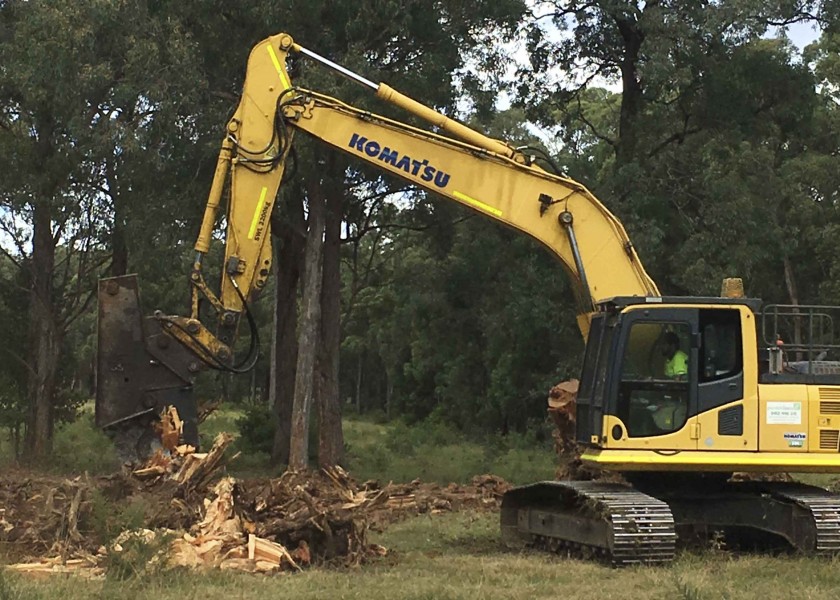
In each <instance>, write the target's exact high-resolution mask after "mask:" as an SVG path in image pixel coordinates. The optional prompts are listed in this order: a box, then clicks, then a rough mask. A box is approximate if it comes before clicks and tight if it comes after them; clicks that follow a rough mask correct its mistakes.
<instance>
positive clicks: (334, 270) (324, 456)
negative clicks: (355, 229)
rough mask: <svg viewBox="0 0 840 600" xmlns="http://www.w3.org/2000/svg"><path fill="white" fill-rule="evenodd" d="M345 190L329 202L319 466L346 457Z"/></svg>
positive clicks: (323, 291) (335, 192) (320, 351)
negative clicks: (342, 391) (342, 358)
mask: <svg viewBox="0 0 840 600" xmlns="http://www.w3.org/2000/svg"><path fill="white" fill-rule="evenodd" d="M342 192H343V190H341V189H340V188H339V189H334V190H331V192H330V194H329V198H327V201H326V209H327V215H326V226H325V231H324V269H323V271H324V273H323V286H322V289H321V343H320V344H319V349H318V374H319V377H318V379H317V381H318V393H317V399H318V466H320V467H331V466H334V465H337V464H339V463H341V462H342V461H343V460H344V433H343V431H342V429H341V398H340V397H339V389H338V370H339V362H338V360H339V347H340V345H341V271H340V268H341V256H340V250H341V206H342V199H343V194H342Z"/></svg>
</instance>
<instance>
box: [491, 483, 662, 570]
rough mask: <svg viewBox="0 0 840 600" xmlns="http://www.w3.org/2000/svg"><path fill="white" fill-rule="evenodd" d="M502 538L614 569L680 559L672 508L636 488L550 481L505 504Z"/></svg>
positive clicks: (516, 493)
mask: <svg viewBox="0 0 840 600" xmlns="http://www.w3.org/2000/svg"><path fill="white" fill-rule="evenodd" d="M501 520H502V536H503V537H504V538H505V539H506V540H507V541H512V542H518V543H523V542H524V543H525V544H526V545H529V546H534V547H539V548H543V549H546V550H551V551H554V552H565V553H568V554H573V555H577V556H581V557H585V558H591V557H597V558H601V559H603V560H605V561H606V562H608V563H610V564H612V565H614V566H619V567H620V566H629V565H635V564H662V563H668V562H670V561H671V560H673V558H674V551H675V546H676V539H677V536H676V532H675V529H674V519H673V516H672V515H671V510H670V509H669V508H668V505H667V504H666V503H665V502H662V501H661V500H658V499H657V498H654V497H653V496H649V495H647V494H643V493H641V492H639V491H637V490H634V489H633V488H631V487H629V486H626V485H621V484H615V483H600V482H597V481H544V482H541V483H535V484H532V485H527V486H522V487H518V488H514V489H513V490H510V491H509V492H508V493H506V494H505V496H504V498H503V499H502V513H501Z"/></svg>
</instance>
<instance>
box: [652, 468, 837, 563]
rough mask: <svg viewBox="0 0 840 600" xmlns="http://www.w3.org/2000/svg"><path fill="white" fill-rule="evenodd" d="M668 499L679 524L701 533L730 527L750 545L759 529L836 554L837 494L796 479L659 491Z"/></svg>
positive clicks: (807, 549) (813, 552)
mask: <svg viewBox="0 0 840 600" xmlns="http://www.w3.org/2000/svg"><path fill="white" fill-rule="evenodd" d="M657 495H659V496H660V497H661V498H662V499H663V500H665V501H666V502H668V504H669V505H670V507H671V510H672V511H673V513H674V519H675V521H676V522H677V527H678V529H680V531H681V532H682V531H683V530H684V529H686V528H690V529H694V530H695V531H702V532H703V533H705V534H707V535H708V534H709V533H712V532H714V531H716V530H717V531H722V532H723V533H724V536H725V537H724V539H726V538H727V537H728V536H727V534H728V533H729V532H732V533H733V535H737V537H738V538H741V539H744V538H743V536H744V534H745V533H746V535H747V538H746V540H747V541H748V542H749V541H750V540H752V543H751V544H750V545H753V546H754V545H755V544H756V542H757V541H760V538H759V536H760V535H761V534H771V535H773V536H776V537H778V538H782V539H783V540H785V541H786V542H787V544H789V545H790V547H792V548H793V549H794V550H796V551H798V552H801V553H803V554H806V555H809V556H832V555H836V554H840V496H838V495H837V494H832V493H831V492H828V491H826V490H824V489H823V488H820V487H816V486H812V485H805V484H801V483H794V482H782V481H774V482H757V481H756V482H752V481H743V482H730V483H727V484H725V485H723V486H721V487H720V488H719V489H716V490H712V491H706V492H697V491H695V492H693V493H691V492H680V491H675V492H672V493H664V494H661V495H660V494H657ZM750 536H751V537H750Z"/></svg>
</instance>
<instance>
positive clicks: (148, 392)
mask: <svg viewBox="0 0 840 600" xmlns="http://www.w3.org/2000/svg"><path fill="white" fill-rule="evenodd" d="M290 53H299V54H303V55H305V56H308V57H309V58H312V59H315V60H317V61H319V62H321V63H323V64H326V65H327V66H328V67H330V68H333V69H335V70H337V71H339V72H340V73H341V74H343V75H345V76H347V77H349V78H351V79H353V80H354V81H356V82H357V83H360V84H361V85H364V86H366V87H368V88H370V89H371V90H372V91H373V92H374V93H375V95H376V96H377V97H379V98H381V99H382V100H384V101H386V102H389V103H391V104H393V105H395V106H398V107H400V108H402V109H404V110H405V111H406V112H408V113H409V114H411V115H413V116H415V117H418V118H420V119H422V120H424V121H426V122H428V123H429V124H430V125H432V126H433V127H434V128H436V129H437V130H438V131H439V132H440V133H434V132H431V131H428V130H426V129H421V128H418V127H415V126H412V125H409V124H406V123H402V122H399V121H395V120H393V119H389V118H387V117H384V116H380V115H376V114H373V113H370V112H368V111H364V110H360V109H358V108H355V107H353V106H350V105H348V104H345V103H343V102H341V101H339V100H337V99H335V98H331V97H329V96H326V95H324V94H321V93H318V92H316V91H311V90H306V89H302V88H298V87H295V86H293V84H292V81H291V79H290V77H289V74H288V71H287V69H286V58H287V56H288V55H289V54H290ZM298 131H301V132H304V133H306V134H308V135H310V136H312V137H314V138H315V139H317V140H319V141H321V142H324V143H326V144H328V145H330V146H332V147H334V148H335V149H337V150H340V151H343V152H345V153H347V154H350V155H352V156H356V157H358V158H359V159H361V160H363V161H365V162H367V163H368V164H370V165H373V166H375V167H378V168H380V169H382V170H383V171H386V172H389V173H391V174H393V175H396V176H398V177H400V178H402V179H404V180H406V181H408V182H410V183H412V184H414V185H416V186H418V187H420V188H423V189H425V190H428V191H430V192H434V193H435V194H437V195H439V196H443V197H445V198H448V199H450V200H454V201H455V202H458V203H459V204H463V205H464V206H467V207H468V208H470V209H472V210H474V211H476V212H478V213H479V214H481V215H484V216H486V217H489V218H491V219H493V220H496V221H499V222H501V223H504V224H506V225H508V226H510V227H513V228H514V229H517V230H519V231H521V232H523V233H525V234H527V235H529V236H531V237H533V238H534V239H536V240H538V241H539V242H541V243H542V244H543V245H544V246H545V247H546V248H547V249H548V250H549V251H551V252H552V253H554V255H555V256H557V258H558V259H559V260H560V262H561V264H562V265H563V266H564V267H565V270H566V272H567V273H568V275H569V277H570V279H571V281H572V283H573V288H574V290H575V293H576V296H577V300H578V309H577V310H578V324H579V326H580V328H581V331H582V333H583V334H584V336H586V334H587V332H588V327H589V319H590V315H591V313H592V312H593V310H594V307H595V305H596V304H597V303H598V302H599V301H601V300H604V299H607V298H610V297H614V296H633V295H638V296H657V295H659V292H658V290H657V288H656V285H655V284H654V283H653V281H652V280H651V279H650V277H649V276H648V275H647V273H646V272H645V270H644V268H643V266H642V264H641V262H640V260H639V257H638V255H637V254H636V251H635V249H634V248H633V246H632V244H631V243H630V240H629V238H628V236H627V233H626V232H625V230H624V227H623V226H622V225H621V223H620V222H619V221H618V219H616V217H615V216H613V215H612V214H611V213H610V211H609V210H607V209H606V207H604V205H603V204H601V203H600V202H599V201H598V200H597V198H595V197H594V196H593V195H592V193H591V192H589V190H587V189H586V188H585V187H584V186H583V185H581V184H579V183H577V182H575V181H573V180H572V179H569V178H567V177H563V176H560V175H559V174H553V173H549V172H547V171H545V170H544V169H542V168H540V167H539V166H538V165H537V164H536V163H535V159H534V157H532V156H529V155H527V154H526V153H524V152H523V151H520V150H518V149H516V148H513V147H512V146H510V145H509V144H507V143H505V142H503V141H500V140H496V139H493V138H490V137H487V136H485V135H483V134H481V133H479V132H477V131H475V130H473V129H470V128H469V127H466V126H465V125H463V124H461V123H458V122H456V121H454V120H452V119H450V118H448V117H446V116H445V115H443V114H441V113H439V112H437V111H434V110H433V109H431V108H429V107H426V106H424V105H422V104H420V103H419V102H417V101H415V100H412V99H411V98H409V97H407V96H405V95H403V94H401V93H399V92H397V91H396V90H394V89H393V88H391V87H389V86H387V85H385V84H375V83H373V82H370V81H368V80H366V79H364V78H363V77H360V76H359V75H356V74H354V73H351V72H350V71H347V70H346V69H344V68H343V67H340V66H339V65H336V64H334V63H332V62H330V61H328V60H327V59H324V58H323V57H320V56H319V55H317V54H315V53H314V52H312V51H310V50H307V49H305V48H303V47H301V46H299V45H297V44H295V43H294V41H293V40H292V38H291V37H290V36H289V35H287V34H279V35H275V36H272V37H270V38H268V39H266V40H263V41H262V42H260V43H259V44H257V45H256V46H255V47H254V48H253V49H252V51H251V54H250V57H249V60H248V68H247V72H246V78H245V83H244V87H243V92H242V97H241V100H240V104H239V106H238V108H237V109H236V112H235V113H234V115H233V117H232V118H231V119H230V121H229V122H228V124H227V128H226V133H225V137H224V140H223V142H222V146H221V151H220V153H219V158H218V162H217V167H216V171H215V176H214V178H213V183H212V186H211V190H210V194H209V197H208V201H207V204H206V208H205V212H204V217H203V220H202V224H201V230H200V233H199V236H198V240H197V242H196V244H195V250H196V254H195V260H194V264H193V269H192V273H191V275H190V280H191V290H192V291H191V313H190V316H189V317H185V316H169V315H162V314H156V315H155V316H154V317H150V318H146V319H145V320H143V319H142V316H141V312H140V309H139V298H138V293H137V285H136V281H135V279H134V278H133V276H128V277H122V278H115V279H111V280H104V281H103V283H102V284H101V288H100V328H99V337H100V353H99V385H98V393H97V418H98V421H99V424H100V426H103V427H106V428H109V427H110V428H113V427H115V426H117V425H121V424H125V423H133V422H135V421H136V419H137V418H138V416H141V417H143V418H147V417H151V418H154V415H156V414H158V413H159V412H160V411H161V410H162V409H163V408H164V407H166V406H169V405H175V406H176V407H177V408H178V410H179V413H184V414H187V420H188V421H189V420H191V419H193V417H194V414H195V409H194V404H192V405H191V406H192V407H186V408H184V403H185V402H187V401H185V400H184V399H183V397H184V396H183V394H184V390H186V389H188V388H189V387H190V382H191V379H192V377H193V376H194V375H195V374H196V373H197V372H198V371H200V370H201V369H203V368H206V367H210V368H214V369H220V370H227V371H233V372H240V371H244V370H247V369H248V368H250V367H252V366H253V363H254V362H255V359H256V351H257V348H256V343H255V340H256V325H255V324H254V322H253V319H252V318H251V315H250V312H249V309H248V306H249V304H250V302H251V301H252V300H253V299H254V298H255V297H256V296H257V295H258V293H259V291H260V290H261V289H262V288H263V287H264V286H265V283H266V279H267V277H268V275H269V272H270V266H271V219H270V216H271V213H272V210H273V208H274V203H275V201H276V196H277V193H278V190H279V188H280V185H281V182H282V179H283V174H284V170H285V166H286V159H287V157H288V155H289V150H290V148H291V147H292V143H293V136H294V134H295V133H296V132H298ZM228 186H229V187H228ZM226 189H229V201H228V208H227V215H226V217H227V218H226V221H227V231H226V237H225V258H224V265H223V268H222V281H221V286H220V293H219V294H218V295H217V294H216V293H214V292H213V291H212V290H211V288H210V287H209V286H208V284H207V283H206V281H205V278H204V274H203V270H202V268H203V263H204V257H205V255H206V254H207V252H208V250H209V247H210V240H211V237H212V232H213V229H214V227H215V224H216V222H217V220H218V216H219V214H218V213H219V210H220V207H221V205H222V199H223V198H224V197H225V190H226ZM202 298H203V299H205V300H206V301H207V302H208V303H209V305H210V306H211V307H212V309H213V311H214V313H215V315H216V322H215V327H214V329H215V331H213V330H211V329H210V328H209V327H207V326H206V325H205V324H204V323H203V322H202V320H201V318H200V317H201V315H200V314H199V307H200V306H201V300H202ZM243 314H244V315H245V316H246V317H247V320H248V324H249V327H250V329H251V339H252V343H251V348H250V349H249V351H248V353H247V355H246V356H245V357H244V358H242V359H240V360H237V359H236V358H235V357H234V353H233V350H232V348H233V343H234V341H235V340H236V337H237V331H238V328H239V327H240V321H241V320H242V319H241V317H242V316H243ZM140 338H142V340H143V343H142V344H138V342H137V340H138V339H140ZM171 338H174V339H171ZM170 342H172V343H170ZM130 347H133V350H129V348H130ZM164 351H165V352H164ZM129 371H131V372H130V373H129ZM164 375H165V376H164ZM162 382H163V383H162ZM138 390H140V391H138ZM176 390H177V392H178V394H174V391H176ZM190 402H191V401H190ZM188 403H189V402H188ZM182 418H183V417H182ZM188 430H189V434H187V431H188ZM184 431H185V433H184V438H185V441H186V442H187V443H191V444H193V445H196V444H197V429H195V427H193V424H192V423H187V425H185V429H184Z"/></svg>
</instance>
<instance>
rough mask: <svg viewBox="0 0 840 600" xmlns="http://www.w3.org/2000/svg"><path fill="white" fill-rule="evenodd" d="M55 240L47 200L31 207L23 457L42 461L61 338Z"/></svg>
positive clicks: (49, 443) (49, 448)
mask: <svg viewBox="0 0 840 600" xmlns="http://www.w3.org/2000/svg"><path fill="white" fill-rule="evenodd" d="M54 268H55V240H54V239H53V234H52V215H51V211H50V203H49V200H48V199H44V198H42V199H41V200H39V201H37V202H36V203H35V206H34V222H33V233H32V261H31V269H32V270H31V287H30V307H29V344H30V346H29V348H30V366H31V369H30V371H29V380H28V384H27V396H28V400H29V414H28V415H27V422H26V436H25V439H24V446H25V450H26V457H27V458H29V459H42V458H44V457H46V456H47V455H48V454H49V453H50V452H51V451H52V432H53V397H54V396H55V382H56V372H57V370H58V355H59V349H60V347H61V336H60V333H59V331H58V327H57V323H56V320H55V307H54V306H53V297H52V278H53V271H54Z"/></svg>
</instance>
